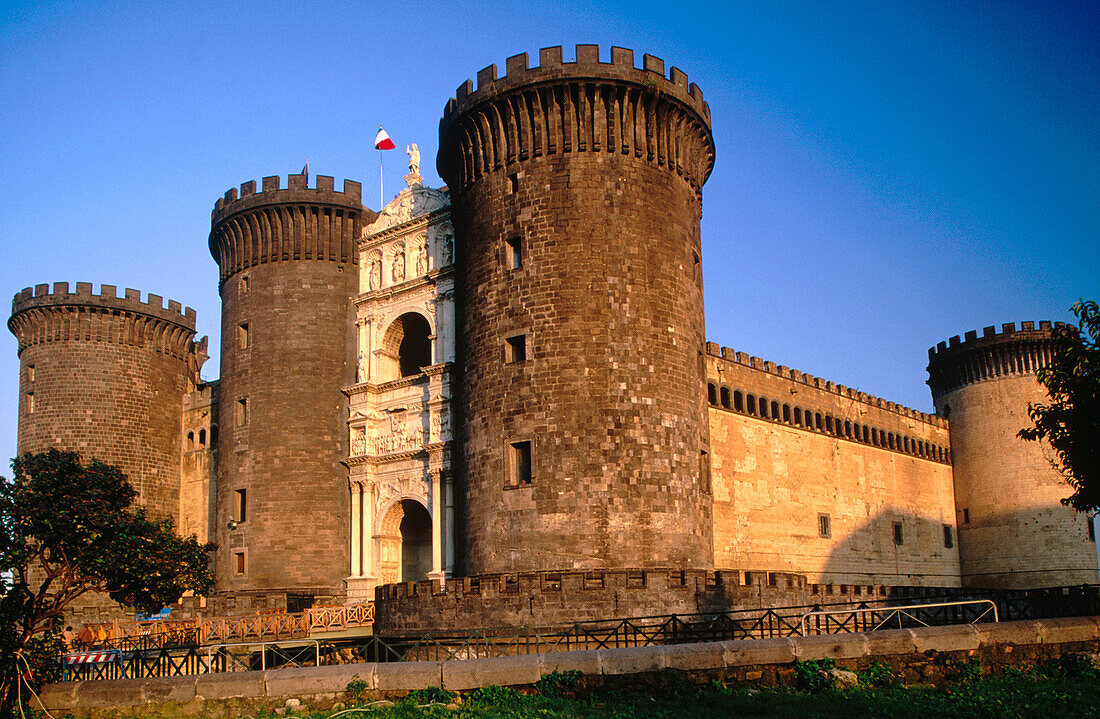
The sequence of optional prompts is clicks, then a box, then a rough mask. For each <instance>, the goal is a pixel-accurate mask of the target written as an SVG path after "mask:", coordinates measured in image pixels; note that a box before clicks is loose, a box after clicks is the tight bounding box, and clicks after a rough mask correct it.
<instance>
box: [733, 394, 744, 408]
mask: <svg viewBox="0 0 1100 719" xmlns="http://www.w3.org/2000/svg"><path fill="white" fill-rule="evenodd" d="M733 408H734V409H735V410H737V411H738V412H744V411H745V395H744V394H743V393H742V392H741V390H737V391H736V392H734V393H733Z"/></svg>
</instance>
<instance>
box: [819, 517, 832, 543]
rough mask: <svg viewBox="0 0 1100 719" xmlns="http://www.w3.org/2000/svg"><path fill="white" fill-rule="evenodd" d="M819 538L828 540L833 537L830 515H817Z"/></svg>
mask: <svg viewBox="0 0 1100 719" xmlns="http://www.w3.org/2000/svg"><path fill="white" fill-rule="evenodd" d="M817 536H819V537H824V538H825V539H828V538H829V537H831V536H833V528H832V527H831V526H830V524H829V515H827V514H819V515H817Z"/></svg>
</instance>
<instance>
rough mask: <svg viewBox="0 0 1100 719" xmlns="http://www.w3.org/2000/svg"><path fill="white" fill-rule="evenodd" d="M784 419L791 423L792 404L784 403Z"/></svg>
mask: <svg viewBox="0 0 1100 719" xmlns="http://www.w3.org/2000/svg"><path fill="white" fill-rule="evenodd" d="M783 421H784V422H786V423H787V424H790V423H791V406H790V405H789V404H785V405H783Z"/></svg>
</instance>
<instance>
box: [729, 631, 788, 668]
mask: <svg viewBox="0 0 1100 719" xmlns="http://www.w3.org/2000/svg"><path fill="white" fill-rule="evenodd" d="M721 645H722V661H723V663H724V664H725V665H726V666H727V667H743V666H747V665H751V664H789V663H790V662H793V661H794V660H795V659H797V657H796V656H795V651H794V641H793V640H791V639H787V638H786V637H776V638H774V639H749V640H741V641H731V642H721Z"/></svg>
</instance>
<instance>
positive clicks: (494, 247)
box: [8, 45, 1097, 630]
mask: <svg viewBox="0 0 1100 719" xmlns="http://www.w3.org/2000/svg"><path fill="white" fill-rule="evenodd" d="M714 157H715V155H714V142H713V138H712V135H711V128H710V110H709V107H708V106H707V103H706V102H705V101H704V99H703V96H702V93H701V92H700V90H699V88H698V87H696V85H695V84H694V83H689V81H688V78H687V76H686V75H685V74H684V73H683V72H681V71H680V70H679V69H677V68H675V67H673V68H671V70H670V71H669V72H667V73H666V71H665V66H664V63H663V61H662V60H660V59H658V58H655V57H652V56H649V55H645V56H643V58H642V62H641V67H637V66H636V63H635V58H634V54H633V52H632V51H630V50H626V49H622V48H617V47H616V48H612V49H611V61H610V62H609V63H605V62H601V61H600V60H599V54H598V50H597V48H596V47H595V46H591V45H580V46H577V51H576V60H575V61H574V62H564V61H563V56H562V50H561V48H560V47H554V48H545V49H543V50H541V51H540V53H539V58H538V64H537V66H531V65H530V64H529V62H528V57H527V55H526V54H523V55H517V56H514V57H511V58H509V59H508V61H507V66H506V68H505V73H504V75H503V76H501V77H497V71H496V67H495V66H490V67H488V68H485V69H484V70H482V71H481V72H479V73H478V74H477V85H476V88H475V87H474V85H473V84H472V83H471V82H470V81H466V82H465V83H464V84H463V85H461V86H460V87H459V88H458V90H457V92H456V95H455V97H454V98H453V99H451V100H450V101H449V102H448V103H447V105H446V108H445V110H444V115H443V118H442V120H441V123H440V137H439V154H438V158H437V167H438V170H439V174H440V176H441V177H443V178H444V180H445V181H446V182H447V187H446V188H443V189H434V188H429V187H426V186H425V185H424V184H423V178H422V177H421V176H420V174H419V168H418V159H417V157H416V156H412V160H413V161H412V162H411V163H410V172H409V174H408V175H407V176H406V178H405V179H406V182H407V187H406V188H405V189H403V190H402V191H401V193H400V194H399V195H398V196H397V197H396V198H395V199H394V200H393V201H392V202H390V203H389V204H388V205H386V206H385V207H384V208H381V210H380V211H379V212H377V213H376V212H374V211H372V210H370V209H368V208H366V207H365V206H364V205H363V204H362V198H361V188H360V185H359V184H358V183H356V182H352V181H350V180H349V181H345V182H344V184H343V187H342V189H341V190H337V189H336V187H335V183H334V180H333V178H331V177H325V176H318V177H317V178H316V181H315V184H314V186H313V187H310V186H309V178H308V177H307V176H306V175H304V174H303V175H291V176H290V177H289V178H288V180H287V183H286V186H285V187H284V186H283V183H282V180H281V178H279V177H266V178H264V179H263V180H262V183H261V184H260V186H259V187H258V188H257V186H256V184H255V182H246V183H244V184H243V185H241V186H240V188H239V190H238V189H237V188H234V189H231V190H229V191H228V192H226V193H225V196H224V197H223V198H220V199H218V200H217V202H216V204H215V206H214V210H213V214H212V218H211V232H210V236H209V247H210V252H211V254H212V255H213V258H214V260H215V261H216V262H217V264H218V267H219V269H220V280H219V290H220V294H221V299H222V317H221V353H220V356H221V372H220V378H219V379H218V380H216V381H214V382H203V381H201V380H200V377H199V368H200V367H201V365H202V364H203V362H204V361H205V359H206V352H205V350H206V340H205V338H204V339H202V340H201V341H196V340H195V315H194V312H193V311H191V310H190V309H187V310H183V309H182V308H181V306H180V304H179V303H177V302H174V301H173V302H169V303H168V305H167V307H165V306H164V303H163V300H162V298H160V297H158V296H156V295H148V296H147V297H146V298H145V299H144V300H143V299H142V296H141V294H140V293H139V292H137V291H135V290H126V291H125V293H123V294H122V295H119V294H118V292H117V291H116V289H115V288H114V287H111V286H109V285H104V286H102V287H101V288H100V291H99V292H98V293H95V292H94V291H93V288H92V286H91V285H90V284H85V283H78V284H77V285H76V287H75V291H71V290H70V287H69V285H68V284H67V283H57V284H54V285H53V287H52V288H51V287H50V286H48V285H38V286H36V287H35V288H34V289H33V290H32V289H29V288H28V289H26V290H23V291H22V292H19V293H18V294H17V295H16V296H15V299H14V301H13V306H12V316H11V318H10V320H9V322H8V326H9V328H10V329H11V331H12V332H13V333H14V334H15V336H16V337H17V339H18V342H19V356H20V373H21V375H20V394H21V398H20V405H19V439H18V451H19V452H20V453H23V452H33V451H40V450H44V449H46V448H48V447H58V448H62V449H70V450H77V451H79V452H81V453H82V454H83V455H84V456H85V457H86V458H88V457H95V458H98V459H100V460H103V461H105V462H109V463H112V464H117V465H119V466H120V467H121V468H122V469H123V470H124V471H125V472H126V474H127V475H128V476H129V477H130V480H131V482H132V483H133V484H134V486H135V488H136V489H137V490H138V492H139V501H141V502H143V503H144V504H146V505H147V506H149V507H150V508H151V509H152V510H153V511H154V512H157V513H159V514H162V515H167V516H171V517H172V518H173V519H174V520H175V521H176V523H177V525H178V526H179V527H180V528H181V530H182V531H183V532H185V533H195V534H196V535H198V537H199V539H200V540H202V541H215V542H216V543H217V545H218V548H217V550H216V552H215V556H214V566H215V571H216V578H217V589H216V593H215V595H214V596H213V597H212V598H211V600H210V604H209V606H206V605H204V606H205V608H204V609H203V608H198V609H196V611H207V612H211V613H230V614H232V613H251V612H256V611H266V610H272V609H286V610H288V611H298V610H300V609H302V608H304V607H306V606H309V605H311V604H314V603H319V604H331V603H344V602H347V603H357V602H362V601H368V600H377V606H378V613H379V615H378V616H379V618H378V623H379V626H380V627H382V628H386V629H393V630H412V629H425V628H434V627H440V626H466V627H471V626H478V625H480V626H488V625H493V624H516V623H529V624H539V623H547V622H554V621H566V620H570V619H581V618H596V617H608V616H626V615H630V614H642V613H646V614H661V613H668V612H671V611H694V610H698V609H703V608H708V607H717V606H735V605H748V604H752V603H755V604H756V605H759V604H761V603H767V602H781V601H785V600H792V601H793V600H798V599H805V597H806V596H808V595H809V594H811V593H817V592H821V593H838V594H854V595H860V594H864V593H875V592H881V591H882V588H883V587H897V586H904V587H990V588H997V587H1009V588H1024V587H1040V586H1055V585H1067V584H1080V583H1092V582H1094V581H1095V580H1096V572H1097V563H1096V554H1095V544H1094V541H1095V540H1094V538H1093V536H1092V534H1091V529H1090V526H1089V524H1088V522H1087V521H1086V520H1085V518H1084V517H1082V516H1078V515H1076V514H1075V513H1074V512H1072V511H1071V510H1069V509H1066V508H1064V507H1062V506H1060V505H1059V499H1060V498H1061V497H1062V496H1064V495H1065V494H1066V488H1065V487H1064V486H1063V485H1062V484H1061V481H1060V477H1059V476H1058V474H1057V473H1056V472H1055V471H1054V470H1053V469H1052V468H1051V466H1050V463H1049V461H1048V459H1047V457H1046V456H1045V455H1044V451H1043V447H1042V446H1041V445H1038V444H1028V443H1024V442H1022V441H1020V440H1018V439H1017V438H1016V432H1017V431H1018V430H1019V429H1020V428H1022V427H1024V426H1027V425H1028V424H1029V420H1028V418H1027V413H1026V410H1027V406H1028V403H1029V402H1031V401H1036V400H1040V399H1042V398H1043V396H1044V392H1043V389H1042V387H1041V386H1040V385H1039V384H1038V382H1037V381H1036V379H1035V372H1036V370H1037V369H1038V368H1039V367H1040V366H1042V364H1043V363H1044V362H1045V361H1046V360H1047V359H1048V358H1049V356H1050V352H1051V340H1052V327H1051V325H1050V323H1046V322H1042V323H1039V324H1038V326H1036V325H1035V324H1034V323H1031V322H1024V323H1022V324H1021V326H1020V327H1019V328H1017V327H1015V326H1014V325H1005V326H1004V327H1002V328H1001V330H1000V331H998V330H997V329H995V328H993V327H987V328H986V329H985V330H984V331H983V333H982V334H981V336H978V334H977V333H975V332H968V333H966V335H965V336H964V337H963V338H962V339H961V340H960V339H959V338H958V337H952V338H951V340H950V341H949V342H944V343H940V344H939V345H938V346H937V347H935V348H933V349H932V350H930V352H929V376H930V379H929V385H930V387H931V389H932V394H933V399H934V402H935V407H936V414H935V415H928V414H925V413H922V412H918V411H915V410H912V409H908V408H905V407H902V406H899V405H897V404H895V403H893V402H888V401H885V400H882V399H879V398H876V397H872V396H869V395H867V394H865V393H862V392H858V391H855V390H853V389H851V388H848V387H844V386H842V385H837V384H835V383H833V382H829V381H826V380H823V379H821V378H818V377H813V376H811V375H809V374H805V373H803V372H799V371H797V370H792V369H790V368H787V367H783V366H776V365H775V364H774V363H772V362H766V361H762V360H760V359H759V358H756V357H750V356H747V355H745V354H744V353H741V352H735V351H733V350H730V349H728V348H725V347H719V346H718V345H716V344H713V343H710V342H707V341H706V337H705V334H704V323H703V288H702V274H701V262H702V257H701V249H700V237H699V221H700V217H701V213H702V192H703V185H704V183H705V182H706V180H707V177H708V176H709V174H710V171H711V169H712V167H713V164H714ZM79 611H80V612H83V615H82V618H83V620H84V621H92V620H95V619H99V618H102V617H104V616H108V615H109V614H110V613H111V611H113V609H112V607H111V605H110V604H109V603H108V602H105V601H101V602H99V603H98V604H95V603H91V604H88V605H87V606H83V607H81V608H79ZM80 618H81V617H78V619H80Z"/></svg>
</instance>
